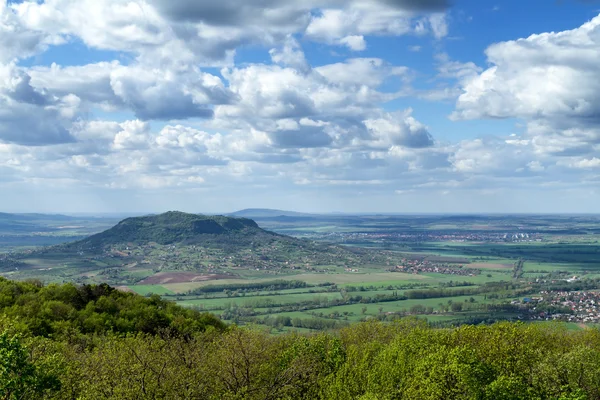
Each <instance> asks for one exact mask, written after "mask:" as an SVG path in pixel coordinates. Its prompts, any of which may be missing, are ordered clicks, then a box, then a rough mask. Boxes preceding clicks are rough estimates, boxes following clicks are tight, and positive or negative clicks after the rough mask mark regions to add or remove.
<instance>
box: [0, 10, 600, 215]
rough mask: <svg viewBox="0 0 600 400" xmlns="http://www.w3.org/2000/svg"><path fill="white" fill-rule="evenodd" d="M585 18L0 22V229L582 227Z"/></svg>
mask: <svg viewBox="0 0 600 400" xmlns="http://www.w3.org/2000/svg"><path fill="white" fill-rule="evenodd" d="M599 14H600V1H593V0H591V1H584V0H581V1H576V0H562V1H552V0H530V1H529V0H528V1H513V0H506V1H495V2H494V1H471V0H456V1H447V0H423V1H417V0H369V1H367V0H351V1H341V0H303V1H296V0H290V1H286V2H280V1H275V0H247V1H245V2H244V3H243V5H242V3H240V2H239V1H236V0H222V1H220V2H218V3H215V2H212V1H210V2H209V1H204V0H170V1H167V0H45V1H18V2H17V1H8V2H6V1H5V0H0V189H1V190H2V193H3V195H2V196H0V210H2V211H9V212H10V211H18V212H27V211H31V212H34V211H35V212H62V213H69V212H73V213H75V212H150V211H151V212H155V211H164V210H170V209H180V210H184V211H192V212H208V213H210V212H228V211H232V210H236V209H241V208H249V207H265V208H266V207H271V208H279V209H293V210H299V211H311V212H329V211H344V212H361V211H362V212H411V213H414V212H445V213H453V212H455V213H465V212H477V213H485V212H494V213H498V212H510V213H514V212H527V213H530V212H544V213H546V212H556V213H564V212H598V211H599V210H598V206H597V204H600V190H599V188H598V184H599V183H600V118H599V117H598V116H599V115H600V68H598V67H597V66H598V65H600V17H599Z"/></svg>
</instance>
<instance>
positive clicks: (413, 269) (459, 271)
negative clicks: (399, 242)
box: [395, 259, 481, 276]
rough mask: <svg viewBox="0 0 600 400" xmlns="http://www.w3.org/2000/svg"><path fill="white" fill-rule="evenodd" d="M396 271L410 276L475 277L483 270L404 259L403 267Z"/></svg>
mask: <svg viewBox="0 0 600 400" xmlns="http://www.w3.org/2000/svg"><path fill="white" fill-rule="evenodd" d="M395 270H396V271H399V272H405V273H408V274H422V273H437V274H446V275H459V276H475V275H479V274H480V273H481V270H479V269H475V268H464V267H463V265H462V264H458V265H456V264H453V265H450V264H444V263H437V262H431V261H428V260H427V259H403V260H402V265H398V266H396V268H395Z"/></svg>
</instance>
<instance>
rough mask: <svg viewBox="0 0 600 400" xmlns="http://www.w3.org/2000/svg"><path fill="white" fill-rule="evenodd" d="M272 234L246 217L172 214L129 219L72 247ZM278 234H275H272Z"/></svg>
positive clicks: (182, 241)
mask: <svg viewBox="0 0 600 400" xmlns="http://www.w3.org/2000/svg"><path fill="white" fill-rule="evenodd" d="M234 234H239V235H252V234H271V233H267V232H266V231H263V230H262V229H260V228H259V227H258V225H257V224H256V222H254V221H252V220H251V219H246V218H231V217H224V216H206V215H198V214H187V213H183V212H178V211H169V212H166V213H164V214H160V215H151V216H146V217H133V218H127V219H124V220H123V221H121V222H119V223H118V224H117V225H115V226H114V227H112V228H110V229H108V230H106V231H104V232H101V233H98V234H96V235H93V236H90V237H89V238H86V239H84V240H81V241H78V242H75V243H72V244H69V245H68V246H67V247H71V248H73V247H75V248H82V249H83V248H103V247H106V246H111V245H117V244H126V243H136V244H147V243H150V242H153V243H158V244H161V245H168V244H173V243H185V244H197V243H201V242H203V241H204V240H206V239H208V238H207V237H206V235H212V236H216V235H234ZM271 235H275V234H271Z"/></svg>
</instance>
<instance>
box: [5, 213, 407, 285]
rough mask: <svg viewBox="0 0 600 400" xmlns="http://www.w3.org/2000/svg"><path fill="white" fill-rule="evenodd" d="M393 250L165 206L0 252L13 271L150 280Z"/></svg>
mask: <svg viewBox="0 0 600 400" xmlns="http://www.w3.org/2000/svg"><path fill="white" fill-rule="evenodd" d="M397 258H398V256H396V255H389V254H385V253H381V252H377V253H373V252H370V251H367V250H364V249H357V248H348V247H345V246H337V245H332V244H327V243H316V242H313V241H310V240H306V239H299V238H294V237H290V236H285V235H281V234H277V233H274V232H270V231H266V230H264V229H262V228H260V227H259V226H258V224H257V223H256V222H255V221H253V220H252V219H248V218H235V217H230V216H221V215H220V216H207V215H199V214H187V213H183V212H177V211H170V212H167V213H164V214H160V215H148V216H144V217H132V218H126V219H124V220H122V221H121V222H119V223H117V224H116V225H115V226H113V227H112V228H109V229H107V230H105V231H103V232H101V233H98V234H95V235H92V236H89V237H87V238H85V239H82V240H78V241H75V242H71V243H67V244H62V245H58V246H52V247H47V248H42V249H37V250H27V251H24V252H21V253H14V254H10V255H5V256H3V257H2V256H1V255H0V273H2V274H3V275H5V276H7V277H10V278H12V279H26V278H39V279H42V280H45V281H59V282H65V281H67V282H68V281H75V282H79V283H102V282H106V283H110V284H114V285H128V286H130V285H149V284H164V283H183V282H200V281H206V280H213V279H227V278H251V277H254V276H257V275H258V276H271V275H281V274H284V275H285V274H290V273H307V272H309V273H315V272H326V271H329V270H330V269H332V268H333V269H334V270H337V269H340V268H356V267H358V266H364V265H372V264H378V265H384V264H385V265H394V264H396V263H397V262H398V260H397Z"/></svg>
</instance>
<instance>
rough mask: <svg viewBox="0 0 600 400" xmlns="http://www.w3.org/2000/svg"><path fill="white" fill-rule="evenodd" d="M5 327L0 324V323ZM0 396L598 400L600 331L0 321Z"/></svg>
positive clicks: (406, 323)
mask: <svg viewBox="0 0 600 400" xmlns="http://www.w3.org/2000/svg"><path fill="white" fill-rule="evenodd" d="M2 325H3V326H2ZM0 332H4V333H2V334H0V366H1V368H0V398H3V399H82V400H85V399H94V400H96V399H125V400H127V399H206V400H213V399H214V400H217V399H249V400H254V399H256V400H259V399H260V400H264V399H311V400H312V399H323V400H328V399H348V400H350V399H362V400H375V399H381V400H392V399H431V400H436V399H440V400H442V399H443V400H445V399H469V400H470V399H473V400H475V399H483V400H497V399H565V400H566V399H590V400H591V399H598V398H600V331H598V330H597V329H588V330H583V331H568V330H567V329H565V328H562V327H560V326H558V325H533V324H530V325H526V324H521V323H508V322H504V323H498V324H495V325H492V326H484V325H479V326H461V327H459V328H455V329H434V328H431V327H429V326H427V324H426V323H425V322H423V321H419V320H416V319H402V320H399V321H396V322H393V323H380V322H375V321H371V322H367V323H361V324H357V325H353V326H350V327H346V328H343V329H341V330H340V331H338V332H335V333H321V334H314V335H299V334H283V335H278V336H273V335H270V334H268V333H266V332H262V331H259V330H253V329H240V328H236V327H232V328H230V329H228V330H226V331H224V332H219V331H216V330H211V331H206V332H204V333H202V332H198V333H196V334H194V335H193V336H191V337H187V338H185V337H181V336H168V335H152V334H143V333H138V334H130V335H127V336H124V337H120V336H115V335H112V334H103V335H96V336H94V337H93V338H92V339H93V340H91V341H90V342H89V343H87V344H86V345H73V344H72V343H70V342H69V340H68V339H67V338H63V339H60V340H51V339H47V338H36V337H32V336H19V335H17V334H15V333H14V329H13V327H12V326H11V324H10V323H9V322H6V321H4V322H3V323H2V322H0Z"/></svg>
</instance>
